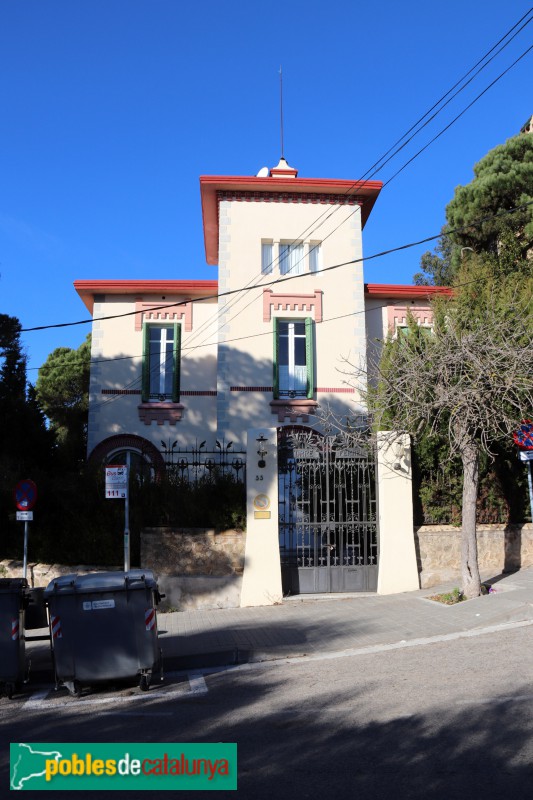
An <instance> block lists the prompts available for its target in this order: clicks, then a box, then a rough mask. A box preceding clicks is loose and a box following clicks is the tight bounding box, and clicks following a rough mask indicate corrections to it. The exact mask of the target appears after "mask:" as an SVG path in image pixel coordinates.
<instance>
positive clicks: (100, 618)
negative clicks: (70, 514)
mask: <svg viewBox="0 0 533 800" xmlns="http://www.w3.org/2000/svg"><path fill="white" fill-rule="evenodd" d="M44 596H45V600H46V601H47V604H48V612H49V620H50V636H51V642H52V652H53V656H54V665H55V673H56V682H57V683H63V684H64V685H65V686H66V687H67V689H68V690H69V692H70V693H71V694H74V695H79V694H80V693H81V689H82V686H87V685H93V684H95V683H100V682H106V681H107V682H108V681H113V680H121V679H126V678H138V679H139V685H140V687H141V689H144V690H146V689H148V688H149V686H150V681H151V677H152V673H153V672H154V671H155V670H156V669H158V668H159V669H160V668H161V653H160V650H159V646H158V640H157V618H156V608H155V607H156V605H157V603H158V602H159V598H160V595H159V592H158V588H157V581H156V580H155V578H154V576H153V573H152V572H151V571H150V570H140V569H133V570H130V571H129V572H96V573H91V574H89V575H65V576H62V577H60V578H56V579H54V580H53V581H51V582H50V583H49V584H48V586H47V587H46V589H45V592H44Z"/></svg>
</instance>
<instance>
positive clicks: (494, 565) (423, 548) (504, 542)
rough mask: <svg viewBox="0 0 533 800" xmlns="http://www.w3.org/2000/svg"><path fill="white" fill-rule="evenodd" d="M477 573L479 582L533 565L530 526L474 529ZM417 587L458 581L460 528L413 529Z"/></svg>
mask: <svg viewBox="0 0 533 800" xmlns="http://www.w3.org/2000/svg"><path fill="white" fill-rule="evenodd" d="M477 543H478V560H479V570H480V573H481V576H482V579H483V580H486V579H488V578H489V577H494V576H496V575H499V574H501V573H503V572H514V571H516V570H517V569H520V568H521V567H530V566H533V525H531V523H527V524H524V525H508V526H507V527H502V526H501V525H480V526H478V529H477ZM415 547H416V554H417V560H418V571H419V574H420V587H421V588H422V589H426V588H428V587H430V586H437V585H438V584H439V583H447V582H448V581H455V580H460V578H461V529H460V528H454V527H452V526H451V525H425V526H423V527H421V528H417V529H415Z"/></svg>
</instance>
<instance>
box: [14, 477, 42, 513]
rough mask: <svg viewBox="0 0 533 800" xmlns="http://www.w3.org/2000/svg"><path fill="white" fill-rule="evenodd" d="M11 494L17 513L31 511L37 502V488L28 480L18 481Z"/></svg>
mask: <svg viewBox="0 0 533 800" xmlns="http://www.w3.org/2000/svg"><path fill="white" fill-rule="evenodd" d="M13 494H14V497H15V505H16V506H17V508H18V510H19V511H31V509H32V508H33V507H34V505H35V503H36V502H37V486H36V485H35V484H34V482H33V481H30V480H29V479H27V480H24V481H19V482H18V483H17V485H16V486H15V491H14V492H13Z"/></svg>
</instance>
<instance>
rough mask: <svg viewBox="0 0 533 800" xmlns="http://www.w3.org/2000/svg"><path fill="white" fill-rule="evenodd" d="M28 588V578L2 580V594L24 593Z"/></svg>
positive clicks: (0, 585)
mask: <svg viewBox="0 0 533 800" xmlns="http://www.w3.org/2000/svg"><path fill="white" fill-rule="evenodd" d="M27 588H28V581H27V580H26V578H0V594H8V593H9V594H15V593H22V592H23V591H24V590H25V589H27Z"/></svg>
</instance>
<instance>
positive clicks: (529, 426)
mask: <svg viewBox="0 0 533 800" xmlns="http://www.w3.org/2000/svg"><path fill="white" fill-rule="evenodd" d="M513 441H514V443H515V444H516V446H517V447H519V448H520V449H521V450H533V422H532V421H531V420H530V419H523V420H522V422H521V423H520V428H519V429H518V430H517V431H515V432H514V433H513Z"/></svg>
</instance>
